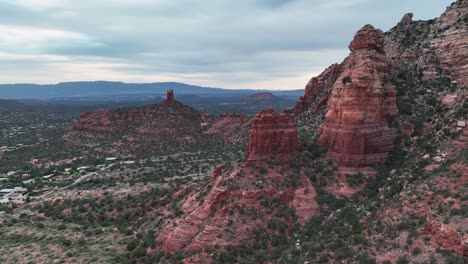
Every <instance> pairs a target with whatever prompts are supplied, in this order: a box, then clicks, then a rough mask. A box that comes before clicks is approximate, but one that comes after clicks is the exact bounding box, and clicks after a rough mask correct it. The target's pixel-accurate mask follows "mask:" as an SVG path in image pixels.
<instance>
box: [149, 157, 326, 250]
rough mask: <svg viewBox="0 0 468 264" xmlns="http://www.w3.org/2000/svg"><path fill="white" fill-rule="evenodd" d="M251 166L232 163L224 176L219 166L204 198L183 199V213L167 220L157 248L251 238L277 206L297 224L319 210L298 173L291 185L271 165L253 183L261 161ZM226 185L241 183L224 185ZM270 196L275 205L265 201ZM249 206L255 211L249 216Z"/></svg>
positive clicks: (192, 246) (222, 244) (307, 182)
mask: <svg viewBox="0 0 468 264" xmlns="http://www.w3.org/2000/svg"><path fill="white" fill-rule="evenodd" d="M250 165H252V163H248V164H244V165H242V166H241V167H239V168H235V169H234V171H233V172H232V173H230V174H228V175H226V174H224V175H223V172H222V170H223V168H222V167H218V168H217V169H216V170H215V172H214V174H213V177H212V188H211V190H210V191H209V193H208V194H207V196H206V197H204V199H203V202H201V203H198V202H197V201H196V199H195V198H194V197H196V196H197V195H198V192H194V193H193V195H191V196H189V197H188V198H187V199H186V200H184V202H183V205H182V206H181V210H182V211H183V215H182V216H180V217H178V218H175V219H173V220H171V221H169V222H168V223H167V224H166V226H165V228H164V229H163V231H162V232H161V233H160V235H159V237H158V238H157V240H156V242H157V245H158V247H160V248H161V250H162V251H163V252H165V253H169V254H174V253H176V252H178V251H181V250H184V251H203V250H204V249H205V248H206V247H213V246H220V247H221V248H224V247H226V246H231V245H238V244H239V242H240V241H241V240H246V241H249V240H251V239H252V238H253V236H254V233H255V230H256V229H257V228H264V227H266V226H267V223H268V221H269V220H270V219H272V217H274V215H275V211H276V210H278V206H279V205H283V206H286V208H291V209H292V210H294V212H295V213H296V215H297V218H298V222H299V223H301V224H304V223H306V222H307V221H308V220H310V218H311V217H312V216H313V215H316V214H318V213H319V205H318V203H317V193H316V191H315V189H314V187H313V186H312V183H311V182H310V180H309V178H308V177H306V176H301V177H300V182H301V183H300V185H301V186H300V187H298V188H296V189H294V188H292V187H288V186H287V185H286V184H284V181H285V177H288V176H285V175H284V173H280V171H279V170H276V169H273V170H269V171H268V172H267V173H266V174H264V182H263V184H264V186H265V187H263V188H258V187H257V183H258V181H257V179H256V178H255V175H253V174H252V172H254V171H255V170H256V169H254V168H256V166H257V165H260V164H253V165H252V166H250ZM240 174H242V175H243V176H241V177H240V176H239V175H240ZM230 185H235V186H242V188H240V189H235V188H232V187H231V188H229V186H230ZM196 190H198V189H196ZM271 200H274V201H276V203H277V204H274V205H268V206H266V205H265V204H264V202H268V201H271ZM283 208H284V207H283ZM283 210H284V209H283ZM248 211H255V212H256V213H255V214H254V215H250V214H248V213H246V212H248ZM287 222H288V221H286V223H287Z"/></svg>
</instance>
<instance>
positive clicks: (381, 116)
mask: <svg viewBox="0 0 468 264" xmlns="http://www.w3.org/2000/svg"><path fill="white" fill-rule="evenodd" d="M349 48H350V50H351V51H352V53H351V55H350V56H349V57H348V58H347V59H346V61H345V62H344V64H343V66H342V67H343V69H344V70H343V72H342V73H341V74H340V76H339V77H338V80H337V81H336V82H335V83H334V85H333V88H332V95H331V97H330V99H329V102H328V108H327V113H326V115H325V123H323V124H322V125H321V127H320V138H319V144H320V145H323V146H326V147H328V152H327V155H328V156H329V157H331V158H332V159H334V160H335V161H336V162H337V163H338V164H339V165H340V166H344V167H364V166H369V165H374V164H376V163H381V162H384V161H385V160H386V159H387V154H388V152H389V151H390V150H391V148H392V146H393V140H394V138H395V136H396V130H395V129H392V128H389V127H388V126H387V121H388V120H389V118H390V117H391V116H392V115H395V114H397V112H398V111H397V107H396V91H395V88H394V87H393V86H392V85H391V84H390V83H386V82H385V81H384V79H385V77H386V76H387V75H388V74H389V73H390V72H391V66H390V65H389V63H388V62H387V59H386V57H385V52H384V35H383V33H382V31H380V30H376V29H374V28H373V27H372V26H370V25H366V26H364V27H363V28H362V29H360V30H359V31H358V32H357V33H356V35H355V37H354V39H353V41H352V42H351V44H350V45H349Z"/></svg>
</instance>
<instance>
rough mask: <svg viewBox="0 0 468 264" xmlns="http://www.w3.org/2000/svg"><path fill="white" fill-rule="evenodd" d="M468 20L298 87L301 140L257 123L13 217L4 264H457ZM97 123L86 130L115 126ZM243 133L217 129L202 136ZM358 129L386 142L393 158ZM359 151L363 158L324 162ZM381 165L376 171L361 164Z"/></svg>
mask: <svg viewBox="0 0 468 264" xmlns="http://www.w3.org/2000/svg"><path fill="white" fill-rule="evenodd" d="M467 15H468V2H467V1H466V0H458V1H456V2H455V3H454V4H452V5H451V6H450V7H449V8H448V9H447V10H446V12H445V13H444V14H443V15H442V16H441V17H440V18H438V19H435V20H433V21H412V19H411V15H405V16H404V17H403V19H402V21H401V22H400V23H399V24H398V25H397V26H396V27H395V28H393V29H391V30H390V31H389V32H387V33H385V34H384V33H383V32H380V31H378V30H376V29H372V28H370V26H365V27H364V28H363V30H360V31H358V33H357V34H356V36H355V38H354V40H353V41H352V42H351V45H350V50H351V52H352V53H351V55H350V56H349V57H348V58H346V59H345V60H344V61H343V62H342V63H340V64H335V65H333V66H331V67H329V68H328V69H327V70H325V72H324V73H322V74H321V75H319V76H318V77H317V78H313V79H312V80H311V82H309V84H308V85H307V87H306V91H305V94H304V96H303V97H302V98H300V100H298V103H297V107H296V109H295V112H296V113H297V114H298V117H297V126H298V128H296V122H294V119H292V120H291V119H289V118H288V117H289V114H288V113H283V114H278V113H276V112H274V111H272V110H267V111H262V112H260V113H259V114H258V116H257V117H256V118H255V119H254V120H253V121H252V129H251V131H250V138H249V144H246V143H245V144H244V145H241V146H240V147H239V145H235V144H232V145H231V144H219V145H215V146H212V145H208V144H206V145H202V146H203V148H199V149H195V150H194V151H187V152H183V153H177V154H174V155H164V156H159V157H154V158H146V159H141V160H138V161H137V162H136V163H134V164H132V165H126V163H120V164H118V165H115V168H110V169H109V171H104V172H102V173H100V174H98V176H96V177H90V178H89V179H87V180H83V181H82V182H79V183H77V184H75V185H73V186H70V187H69V189H64V190H57V191H56V192H50V193H47V194H46V195H45V196H42V197H41V199H43V200H37V201H33V202H32V203H30V204H28V205H26V206H24V207H20V208H17V209H15V210H13V211H12V213H11V214H7V215H4V216H2V217H1V218H0V219H1V220H2V221H1V226H0V232H1V234H2V239H3V241H2V242H5V243H2V247H1V248H0V253H2V254H0V258H1V260H2V261H4V262H7V263H9V262H18V261H19V259H20V258H22V257H23V255H24V254H25V253H26V252H29V253H34V256H35V258H34V259H31V258H30V259H28V260H31V261H33V260H35V261H45V260H49V259H54V260H57V262H58V261H69V262H100V263H179V262H185V263H398V264H403V263H410V262H413V263H466V262H467V257H468V252H467V243H466V241H467V239H468V237H467V232H468V230H467V227H468V224H467V219H468V214H467V208H468V170H467V168H468V153H467V143H468V128H467V126H466V122H467V120H466V117H467V116H468V112H467V109H468V108H467V102H466V97H467V87H466V84H465V83H464V80H466V79H464V77H462V76H466V75H465V70H466V67H465V66H466V59H465V61H463V60H460V58H462V59H463V58H466V57H467V56H466V55H467V51H468V50H467V47H466V38H467V37H466V34H464V32H466V30H467V28H466V27H467V23H466V19H465V18H466V17H467ZM382 37H383V39H382ZM447 47H453V48H454V49H455V50H456V53H452V51H451V49H447ZM464 62H465V63H464ZM387 64H388V65H387ZM385 91H387V92H390V93H386V92H385ZM395 92H396V95H395ZM329 98H332V99H330V100H329ZM395 99H396V101H395ZM368 101H369V104H367V105H369V106H372V108H371V107H366V106H367V105H366V104H364V103H363V102H368ZM394 105H396V106H397V110H398V112H395V111H394V110H395V109H394V108H393V106H394ZM386 108H387V110H388V109H391V110H392V111H385V110H386ZM373 109H375V111H372V110H373ZM335 110H336V111H335ZM377 110H378V111H377ZM161 111H162V110H161ZM103 116H104V117H105V118H102V119H91V120H103V121H102V124H107V123H111V124H112V122H108V120H113V119H111V118H107V116H112V114H110V113H109V112H107V114H104V115H103ZM137 116H141V115H137ZM182 116H184V115H182ZM196 116H198V115H196ZM123 120H127V119H123ZM136 120H138V119H136ZM197 120H198V119H197ZM231 120H233V121H235V122H232V123H231V122H230V121H231ZM242 120H243V117H242V116H223V117H221V118H219V119H218V120H217V121H214V122H216V123H217V124H216V125H213V126H211V127H210V128H213V129H212V131H210V129H207V130H206V131H205V132H207V131H210V132H209V133H206V135H208V136H211V135H212V133H215V134H216V133H218V132H219V131H223V128H227V129H228V131H235V130H236V128H237V127H239V128H240V127H245V126H244V125H242V123H243V122H242ZM93 122H94V121H93ZM99 122H101V121H99ZM85 123H87V122H85ZM91 123H92V122H91ZM99 124H101V123H99ZM137 124H140V123H137ZM169 124H170V123H169ZM230 124H236V125H235V126H231V125H230ZM176 125H177V124H176ZM96 127H97V128H98V130H99V129H107V127H108V126H106V125H103V126H96ZM116 127H117V128H119V126H116ZM124 127H125V126H124ZM139 127H140V125H137V126H132V129H133V128H136V129H138V128H139ZM143 127H144V126H143ZM320 127H322V128H323V129H320ZM144 128H145V127H144ZM194 128H195V125H194ZM353 128H356V129H353ZM197 129H198V126H197ZM366 129H376V131H380V130H383V131H386V130H391V131H394V134H392V137H393V136H394V137H395V139H394V142H393V146H392V148H387V147H386V145H387V141H385V142H384V143H385V147H383V148H381V145H379V144H380V143H381V142H382V141H380V140H376V141H373V139H374V138H373V137H368V136H367V135H366V136H364V137H362V136H361V135H362V131H364V132H367V131H366ZM112 131H114V130H112ZM116 131H117V132H118V131H120V130H116ZM194 131H195V130H194ZM196 131H200V130H196ZM196 131H195V135H200V134H201V133H203V131H200V132H198V134H197V133H196ZM331 132H333V133H335V132H336V134H335V135H333V136H331V137H330V138H331V140H319V138H321V136H323V135H324V133H329V134H333V133H331ZM112 133H114V132H112ZM112 133H111V134H112ZM118 133H120V132H118ZM190 133H194V132H193V131H190ZM220 133H222V132H220ZM296 134H297V137H295V135H296ZM364 134H365V133H364ZM383 134H384V133H383ZM356 135H357V136H358V137H357V138H358V139H359V140H362V139H363V138H364V143H365V144H362V142H361V143H360V144H357V145H356V146H357V148H351V147H348V148H344V149H340V148H335V146H340V145H343V146H352V143H353V141H352V140H350V138H351V139H352V138H353V137H354V136H356ZM229 138H230V137H229ZM234 138H235V137H234ZM377 138H378V137H377ZM295 139H297V140H295ZM342 143H343V144H342ZM125 146H128V145H125ZM363 146H365V147H363ZM327 147H329V148H333V149H328V148H327ZM361 147H362V148H361ZM245 148H247V155H246V157H247V160H246V159H245V158H243V157H242V156H243V151H242V149H245ZM376 150H377V151H378V153H381V154H382V153H383V154H385V157H386V159H382V158H381V157H382V156H380V155H379V156H378V159H375V160H374V161H375V164H371V163H370V162H369V161H370V160H373V159H368V156H367V155H368V154H371V153H372V152H373V151H376ZM251 153H255V154H256V155H251ZM334 153H340V154H343V155H346V156H352V157H353V162H350V163H347V162H343V160H342V159H341V158H340V157H337V156H336V155H335V154H334ZM251 157H253V158H251ZM358 158H362V160H359V159H358ZM355 161H359V162H355ZM360 161H365V162H360ZM215 164H217V165H221V166H219V167H217V169H214V166H215ZM344 166H346V167H345V168H346V169H345V170H343V167H344ZM349 167H351V169H349ZM213 169H214V172H213ZM197 171H198V172H197ZM24 245H28V247H24Z"/></svg>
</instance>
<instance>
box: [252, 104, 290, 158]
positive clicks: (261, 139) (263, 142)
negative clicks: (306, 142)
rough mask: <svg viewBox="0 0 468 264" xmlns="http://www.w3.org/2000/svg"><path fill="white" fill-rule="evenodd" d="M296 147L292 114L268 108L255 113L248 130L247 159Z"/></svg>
mask: <svg viewBox="0 0 468 264" xmlns="http://www.w3.org/2000/svg"><path fill="white" fill-rule="evenodd" d="M297 147H298V143H297V128H296V119H295V116H294V114H287V113H277V112H276V111H275V110H274V109H272V108H270V109H266V110H262V111H260V112H259V113H258V114H257V115H255V117H254V119H253V121H252V128H251V130H250V137H249V145H248V150H247V156H246V160H247V161H253V160H257V159H259V158H261V157H266V156H269V155H279V154H288V153H292V152H295V151H296V150H297Z"/></svg>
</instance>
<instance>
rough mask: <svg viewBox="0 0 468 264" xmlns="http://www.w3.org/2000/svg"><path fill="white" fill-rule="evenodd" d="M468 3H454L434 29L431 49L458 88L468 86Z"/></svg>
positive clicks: (437, 21)
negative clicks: (467, 20) (467, 19)
mask: <svg viewBox="0 0 468 264" xmlns="http://www.w3.org/2000/svg"><path fill="white" fill-rule="evenodd" d="M466 17H468V1H467V0H458V1H456V2H455V3H453V4H452V5H451V6H450V7H449V8H448V9H447V10H446V11H445V12H444V13H443V14H442V15H441V16H440V17H439V18H437V20H436V22H435V24H434V26H433V27H432V32H431V35H432V39H431V41H430V42H429V45H430V47H431V48H432V49H433V50H435V53H436V56H437V58H438V60H439V61H440V63H441V66H442V67H443V68H444V69H445V70H447V71H448V72H449V73H450V74H451V77H452V79H453V80H455V81H456V85H457V86H458V87H467V86H468V66H467V58H468V44H467V38H468V37H467V36H468V23H467V22H466Z"/></svg>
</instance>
